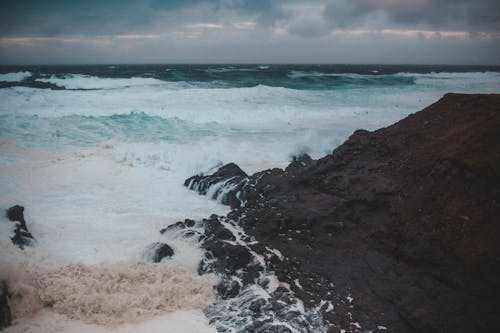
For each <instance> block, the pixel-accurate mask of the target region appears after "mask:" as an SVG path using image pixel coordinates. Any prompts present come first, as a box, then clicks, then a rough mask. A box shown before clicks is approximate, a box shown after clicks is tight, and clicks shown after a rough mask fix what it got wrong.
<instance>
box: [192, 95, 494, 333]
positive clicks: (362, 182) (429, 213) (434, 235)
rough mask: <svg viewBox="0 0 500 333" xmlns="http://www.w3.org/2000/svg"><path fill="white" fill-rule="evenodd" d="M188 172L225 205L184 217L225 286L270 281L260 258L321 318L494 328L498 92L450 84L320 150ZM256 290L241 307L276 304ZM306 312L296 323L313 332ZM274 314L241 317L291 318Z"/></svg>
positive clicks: (346, 326) (390, 326) (366, 324)
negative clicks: (221, 212) (276, 161)
mask: <svg viewBox="0 0 500 333" xmlns="http://www.w3.org/2000/svg"><path fill="white" fill-rule="evenodd" d="M185 185H186V186H187V187H189V188H190V189H193V190H197V191H199V192H200V193H201V194H205V195H209V196H210V197H212V198H214V199H218V200H220V201H221V202H223V203H225V204H228V205H230V206H231V208H233V209H232V211H231V212H230V213H229V214H228V216H227V217H217V216H212V217H211V218H210V219H207V220H204V221H201V222H196V224H197V226H199V227H200V228H202V229H200V230H190V235H191V236H195V235H196V237H199V239H200V241H202V242H203V244H204V247H205V249H207V253H208V257H207V258H206V260H205V261H204V262H203V263H202V264H201V266H200V271H201V272H204V271H214V270H215V271H216V272H219V273H221V274H225V276H226V278H225V279H223V280H222V281H223V282H222V284H221V285H220V286H219V288H218V290H219V297H220V298H221V299H223V300H224V299H231V298H235V297H241V294H242V291H243V289H244V288H245V286H247V285H250V284H251V283H255V284H257V285H261V286H263V287H264V288H266V285H265V283H263V282H262V281H263V277H264V276H265V274H263V273H262V272H263V271H266V272H273V274H276V276H277V278H278V279H279V281H280V282H281V283H284V284H286V285H287V286H288V289H287V288H284V289H280V288H278V289H275V290H274V291H279V290H283V291H284V292H285V293H286V294H287V296H290V297H291V298H293V299H298V300H301V301H302V302H303V305H304V307H305V309H306V312H305V313H307V309H310V310H311V309H316V310H317V311H318V314H317V315H318V316H320V317H321V320H322V322H323V324H324V327H325V329H324V330H327V331H328V332H365V331H371V332H382V331H386V330H387V331H390V332H493V331H500V301H499V299H500V243H499V242H498V240H499V239H500V218H499V217H500V95H462V94H447V95H445V96H444V97H443V98H442V99H441V100H439V101H438V102H437V103H435V104H433V105H431V106H429V107H427V108H426V109H424V110H422V111H420V112H417V113H415V114H412V115H410V116H408V117H407V118H405V119H403V120H401V121H400V122H398V123H396V124H394V125H392V126H389V127H386V128H382V129H380V130H377V131H373V132H368V131H365V130H358V131H356V132H354V133H353V134H352V135H351V137H350V138H349V139H348V140H347V141H346V142H345V143H344V144H342V145H341V146H340V147H338V148H337V149H335V150H334V151H333V152H332V153H331V154H329V155H327V156H325V157H323V158H321V159H319V160H313V159H311V158H310V157H309V156H307V155H303V156H298V157H296V158H295V159H294V161H292V163H291V164H290V165H289V166H288V167H287V168H286V169H285V170H281V169H272V170H266V171H262V172H259V173H256V174H254V175H251V176H248V175H246V174H245V173H244V172H243V171H242V170H241V169H240V168H239V167H238V166H236V165H235V164H229V165H226V166H223V167H222V168H220V169H219V170H218V171H217V172H216V173H214V174H213V175H197V176H193V177H191V178H189V179H187V180H186V182H185ZM193 223H194V222H193ZM193 225H194V224H193ZM231 226H232V227H231ZM232 228H241V231H242V234H241V235H240V238H239V239H240V240H241V241H245V242H246V243H244V244H243V243H241V242H238V239H237V238H235V235H234V232H230V231H231V229H232ZM188 229H189V228H188ZM233 231H234V230H233ZM242 235H244V236H242ZM245 238H246V239H245ZM241 247H243V248H241ZM273 254H274V255H273ZM278 254H279V255H278ZM258 257H261V258H266V259H265V260H264V261H265V265H261V266H259V265H257V264H256V261H255V258H258ZM233 281H235V282H233ZM285 290H288V291H285ZM238 295H240V296H238ZM271 296H272V294H271ZM271 298H272V297H271ZM257 300H258V298H255V297H254V298H253V299H252V301H249V304H247V305H248V306H247V308H248V309H257V308H259V309H260V308H262V307H264V308H266V307H269V306H270V307H271V308H272V307H273V306H277V304H281V303H280V302H275V303H272V302H268V301H262V302H260V303H259V302H256V301H257ZM294 302H297V301H296V300H294ZM257 303H259V304H257ZM284 303H286V302H284ZM225 304H228V303H227V302H226V303H225ZM273 304H274V305H273ZM229 310H230V309H226V311H229ZM275 310H276V309H275ZM209 311H210V310H209ZM249 311H251V310H249ZM273 313H274V315H276V314H277V313H279V311H278V310H276V311H274V312H273ZM308 314H309V317H307V316H306V317H304V320H305V321H304V323H305V322H307V324H304V325H303V326H302V327H303V330H301V332H317V331H315V328H314V327H316V326H314V325H312V324H311V323H313V322H314V319H312V318H313V317H314V318H317V316H316V317H315V316H313V315H312V312H309V313H308ZM311 316H312V317H311ZM209 317H210V316H209ZM212 317H213V316H212ZM278 317H279V316H278ZM255 318H257V319H256V320H257V321H258V318H260V317H259V316H255ZM279 318H282V317H279ZM219 319H220V318H219ZM214 320H217V318H215V319H214ZM220 320H222V319H220ZM226 322H227V320H226ZM269 325H271V324H269ZM269 325H268V326H267V328H263V327H264V326H263V325H260V326H259V327H258V328H256V329H253V330H252V328H250V327H249V326H247V331H248V330H249V332H250V331H258V330H259V329H261V330H263V332H264V331H266V332H292V330H291V329H289V330H287V329H286V328H283V327H282V328H279V327H277V326H276V327H275V328H270V327H271V326H272V325H271V326H269ZM278 326H279V325H278ZM218 329H219V331H221V332H225V330H224V328H223V327H222V328H220V327H218ZM316 329H317V328H316ZM238 332H239V331H238ZM241 332H246V331H244V330H241Z"/></svg>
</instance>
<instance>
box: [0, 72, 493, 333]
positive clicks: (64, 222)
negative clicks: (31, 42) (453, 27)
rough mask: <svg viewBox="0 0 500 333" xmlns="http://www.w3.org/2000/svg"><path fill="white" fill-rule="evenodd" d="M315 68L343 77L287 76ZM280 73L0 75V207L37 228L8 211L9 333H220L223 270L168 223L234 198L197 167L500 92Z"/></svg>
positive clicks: (315, 142) (249, 167)
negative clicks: (165, 247) (217, 196)
mask: <svg viewBox="0 0 500 333" xmlns="http://www.w3.org/2000/svg"><path fill="white" fill-rule="evenodd" d="M266 67H267V68H265V69H255V68H253V69H252V68H250V69H248V71H247V70H246V69H241V71H239V70H238V71H236V73H242V74H241V75H248V78H249V79H252V80H253V78H252V77H253V76H252V75H254V76H255V75H257V74H256V73H254V72H252V71H256V70H257V71H260V72H263V73H268V72H269V73H271V74H272V73H273V67H272V66H270V67H269V66H266ZM117 70H118V69H117ZM172 72H173V73H175V72H176V71H175V70H172V71H169V72H168V73H172ZM192 72H193V70H191V71H186V72H185V73H184V74H183V75H188V74H189V73H192ZM194 72H196V71H194ZM199 72H200V73H202V72H203V73H205V74H203V75H208V74H206V73H209V74H210V75H226V74H227V75H229V74H231V73H233V74H234V73H235V70H234V69H225V68H221V69H218V68H215V69H212V71H209V69H207V70H206V71H202V70H199ZM260 72H259V73H260ZM118 73H119V72H118ZM186 73H188V74H186ZM245 73H250V74H245ZM181 74H182V73H181ZM233 74H231V75H233ZM271 74H269V75H271ZM148 75H149V74H148ZM172 75H173V74H172ZM177 75H180V74H177ZM189 75H191V74H189ZM238 75H240V74H238ZM259 75H260V74H259ZM265 75H267V74H265ZM240 79H241V78H240ZM317 79H320V80H333V81H324V82H323V81H321V82H320V83H321V84H325V86H323V87H321V89H309V88H308V87H307V84H308V82H309V81H304V82H303V81H300V84H302V85H304V84H306V87H305V88H304V89H295V88H290V87H291V86H294V84H296V83H294V82H295V81H294V80H317ZM29 80H32V81H33V82H44V83H51V84H55V85H56V86H58V87H64V88H66V89H77V90H51V89H38V88H35V87H32V86H29V84H26V85H24V83H23V82H28V81H29ZM224 80H226V81H224ZM263 80H264V81H265V80H267V79H266V78H265V77H264V79H263ZM280 80H282V81H283V82H282V83H283V86H270V85H266V84H257V85H254V86H248V85H246V83H245V84H243V83H241V82H240V83H238V84H241V85H242V86H241V87H240V86H238V84H232V83H231V82H230V79H224V78H222V79H220V78H218V77H217V80H215V79H214V80H213V82H212V81H209V82H201V81H200V82H199V81H196V80H191V81H189V80H180V79H179V80H172V81H168V80H165V79H160V78H158V77H146V76H144V77H134V76H132V77H100V76H98V74H96V73H88V74H75V73H71V72H68V73H65V74H64V75H61V74H57V75H56V74H52V73H50V72H45V73H32V72H29V71H27V70H26V71H25V70H23V71H18V72H12V73H4V74H0V81H4V82H20V83H21V86H15V87H9V88H1V89H0V100H2V103H0V140H3V141H1V142H0V188H1V190H0V207H3V208H2V209H6V208H8V207H10V206H12V205H15V204H20V205H23V206H24V207H25V208H26V210H25V218H26V220H27V223H28V227H29V229H30V231H31V232H32V234H33V235H34V236H35V238H36V239H37V244H36V246H35V247H34V248H28V249H26V250H25V251H20V250H19V249H17V248H15V247H14V246H13V245H12V244H10V240H9V238H8V235H9V233H10V230H11V226H12V223H11V222H9V221H7V219H6V218H5V217H4V216H1V217H0V249H1V251H2V258H1V261H0V265H1V269H0V271H1V273H0V280H1V279H6V280H7V281H9V286H10V288H11V289H12V290H14V292H15V294H16V295H17V296H16V297H15V298H14V300H15V301H14V304H13V310H14V311H13V312H14V313H13V315H14V319H15V322H14V323H15V325H14V326H13V327H11V328H9V329H8V330H7V332H71V333H76V332H90V331H91V332H106V333H107V332H112V331H120V332H149V333H154V332H160V331H161V332H165V331H168V332H176V333H182V332H186V333H188V332H201V333H203V332H214V331H215V329H214V328H213V327H212V326H209V325H208V323H207V320H206V319H205V317H204V316H203V313H202V309H204V308H205V307H207V306H208V305H209V304H210V303H211V302H213V301H214V299H215V295H214V294H213V285H214V283H215V278H214V277H213V276H204V277H200V276H198V274H197V267H198V262H199V260H200V258H201V255H202V252H201V250H200V249H199V248H198V247H197V244H194V243H190V242H187V241H186V240H183V239H177V238H168V237H167V236H162V235H161V234H160V233H159V230H160V229H162V228H164V227H166V226H168V225H170V224H172V223H175V222H176V221H179V220H183V219H184V218H193V219H201V218H203V217H207V216H209V215H210V214H213V213H215V214H220V215H224V214H226V213H227V212H228V211H229V209H228V208H227V207H225V206H222V205H220V204H218V203H217V202H216V201H213V200H210V199H208V198H207V197H205V196H200V195H198V194H196V193H195V192H193V191H189V190H188V189H186V188H184V187H183V186H182V184H183V182H184V180H185V179H186V178H187V177H189V176H191V175H193V174H195V173H199V172H206V171H208V170H211V169H213V168H215V167H217V166H218V165H221V164H222V163H228V162H235V163H237V164H239V165H240V166H242V167H243V169H244V170H245V171H247V172H255V171H259V170H262V169H266V168H271V167H284V166H285V165H286V164H287V163H288V161H289V159H290V157H291V156H292V155H294V154H298V153H302V152H307V153H309V154H311V155H312V156H313V157H316V158H317V157H321V156H323V155H324V154H327V153H329V152H331V150H332V149H333V148H334V147H335V146H337V145H339V144H341V143H342V142H343V141H344V140H345V139H346V138H347V136H348V135H349V134H350V133H351V132H352V131H354V130H356V129H358V128H366V129H375V128H379V127H381V126H386V125H389V124H391V123H393V122H395V121H397V120H399V119H401V118H403V117H404V116H406V115H408V114H409V113H412V112H416V111H418V110H420V109H421V108H423V107H425V106H427V105H428V104H430V103H432V102H434V101H435V100H436V99H438V98H439V97H440V96H441V95H442V94H444V93H445V92H448V91H455V92H498V91H500V76H499V74H498V73H496V72H486V73H427V74H412V73H398V74H388V75H386V77H384V76H380V77H375V78H374V77H373V76H369V75H362V74H349V75H347V74H342V75H339V74H332V73H323V72H321V71H320V70H319V69H316V68H315V69H314V70H310V71H307V70H304V69H301V70H295V71H290V72H287V73H285V74H284V75H283V76H282V78H281V79H280ZM338 80H341V81H342V80H343V81H342V82H344V81H345V82H346V83H345V85H338V84H337V83H336V82H337V81H338ZM377 80H378V81H377ZM264 81H263V82H264ZM221 82H222V83H221ZM242 82H243V81H242ZM245 82H246V81H245ZM252 82H253V81H252ZM277 82H278V83H279V82H280V81H279V80H278V81H277ZM325 82H326V83H325ZM367 82H368V83H367ZM230 83H231V84H230ZM265 83H269V82H267V81H266V82H265ZM271 83H273V82H271ZM225 84H227V85H228V87H224V85H225ZM273 84H274V83H273ZM311 84H317V82H316V81H311ZM329 84H331V85H332V86H329ZM23 85H24V86H23ZM211 85H213V86H211ZM78 89H90V90H78ZM153 242H166V243H168V244H170V245H171V246H172V247H173V249H174V251H175V254H174V256H173V257H172V258H170V259H167V260H164V261H163V262H161V263H159V264H151V263H145V262H144V260H143V253H144V249H145V248H146V247H147V246H148V245H149V244H151V243H153Z"/></svg>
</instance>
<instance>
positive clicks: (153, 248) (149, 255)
mask: <svg viewBox="0 0 500 333" xmlns="http://www.w3.org/2000/svg"><path fill="white" fill-rule="evenodd" d="M173 255H174V250H173V249H172V248H171V247H170V246H169V245H168V244H165V243H160V242H156V243H153V244H150V245H149V246H148V247H147V248H146V250H145V253H144V257H145V259H146V260H149V261H152V262H160V261H161V260H162V259H163V258H166V257H171V256H173Z"/></svg>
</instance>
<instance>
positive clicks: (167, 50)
mask: <svg viewBox="0 0 500 333" xmlns="http://www.w3.org/2000/svg"><path fill="white" fill-rule="evenodd" d="M224 62H225V63H228V62H229V63H405V64H409V63H412V64H418V63H420V64H500V1H499V0H311V1H295V0H289V1H282V0H214V1H200V0H145V1H138V0H137V1H132V0H110V1H106V0H46V1H42V0H32V1H29V0H12V1H10V0H0V63H1V64H26V63H31V64H46V63H51V64H57V63H224Z"/></svg>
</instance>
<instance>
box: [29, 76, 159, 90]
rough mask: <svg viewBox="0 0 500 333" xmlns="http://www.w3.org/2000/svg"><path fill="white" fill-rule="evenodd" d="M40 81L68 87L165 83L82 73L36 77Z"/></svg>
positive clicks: (108, 86) (112, 87) (137, 78)
mask: <svg viewBox="0 0 500 333" xmlns="http://www.w3.org/2000/svg"><path fill="white" fill-rule="evenodd" d="M35 81H38V82H45V83H52V84H55V85H57V86H59V87H63V88H66V89H118V88H128V87H134V86H151V85H161V84H165V81H161V80H158V79H155V78H144V77H132V78H103V77H96V76H90V75H82V74H66V75H64V76H62V77H61V76H56V75H52V76H50V77H49V78H47V79H45V78H40V79H36V80H35Z"/></svg>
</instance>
